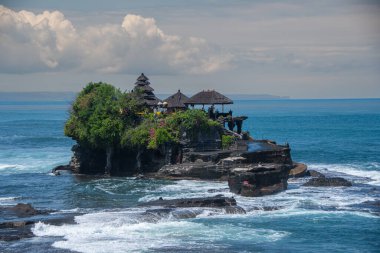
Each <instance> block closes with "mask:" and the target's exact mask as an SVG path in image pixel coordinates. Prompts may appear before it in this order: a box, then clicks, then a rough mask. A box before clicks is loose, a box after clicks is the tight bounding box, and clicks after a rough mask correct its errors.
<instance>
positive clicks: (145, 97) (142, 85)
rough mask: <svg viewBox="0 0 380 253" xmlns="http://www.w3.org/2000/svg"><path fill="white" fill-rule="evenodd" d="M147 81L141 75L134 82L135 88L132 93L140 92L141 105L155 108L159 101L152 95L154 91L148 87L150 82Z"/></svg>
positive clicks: (142, 74) (146, 78)
mask: <svg viewBox="0 0 380 253" xmlns="http://www.w3.org/2000/svg"><path fill="white" fill-rule="evenodd" d="M148 80H149V78H148V77H146V76H145V75H144V73H141V75H140V76H139V77H138V78H137V80H136V82H135V88H134V89H133V91H137V90H140V91H142V93H143V94H142V96H141V100H142V103H143V104H146V105H148V106H157V104H158V102H161V100H160V99H159V98H157V97H156V96H155V95H154V93H153V91H154V89H153V88H152V87H151V86H150V82H149V81H148Z"/></svg>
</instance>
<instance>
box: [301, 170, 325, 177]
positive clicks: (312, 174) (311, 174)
mask: <svg viewBox="0 0 380 253" xmlns="http://www.w3.org/2000/svg"><path fill="white" fill-rule="evenodd" d="M306 176H309V177H326V176H325V175H323V174H322V173H321V172H318V171H316V170H308V171H307V173H306Z"/></svg>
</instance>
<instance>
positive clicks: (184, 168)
mask: <svg viewBox="0 0 380 253" xmlns="http://www.w3.org/2000/svg"><path fill="white" fill-rule="evenodd" d="M228 172H229V168H228V167H223V166H219V165H216V164H213V163H211V162H202V161H197V162H193V163H181V164H173V165H165V166H163V167H162V168H161V169H160V170H159V171H158V172H157V174H156V177H159V178H168V179H207V180H218V179H222V177H223V176H226V175H227V174H228Z"/></svg>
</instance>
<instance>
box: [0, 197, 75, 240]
mask: <svg viewBox="0 0 380 253" xmlns="http://www.w3.org/2000/svg"><path fill="white" fill-rule="evenodd" d="M51 212H52V210H37V209H35V208H34V207H33V206H32V205H30V204H23V203H19V204H17V205H15V206H0V217H1V218H2V220H3V222H0V241H13V240H19V239H22V238H29V237H33V233H32V232H31V227H32V226H33V225H34V224H35V223H36V222H39V221H41V222H44V223H47V224H53V225H60V224H64V223H74V222H75V221H74V215H76V214H65V215H64V216H52V215H50V213H51Z"/></svg>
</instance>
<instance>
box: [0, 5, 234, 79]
mask: <svg viewBox="0 0 380 253" xmlns="http://www.w3.org/2000/svg"><path fill="white" fill-rule="evenodd" d="M0 53H1V55H2V57H1V59H0V71H2V72H3V73H27V72H42V71H60V70H67V69H71V70H77V71H96V72H101V73H136V72H140V71H147V72H150V73H156V74H159V73H198V74H199V73H210V72H215V71H219V70H222V69H225V68H228V67H229V62H230V60H231V56H230V55H229V54H226V53H223V52H221V50H219V49H218V48H217V47H215V46H211V45H209V44H208V43H207V42H206V41H205V40H203V39H200V38H191V37H190V38H183V37H179V36H173V35H167V34H165V33H164V32H163V31H162V30H161V29H160V28H159V27H158V26H157V24H156V22H155V20H154V19H153V18H144V17H142V16H139V15H132V14H129V15H126V16H125V17H124V20H123V22H122V23H121V25H116V24H106V25H101V26H87V27H86V28H84V29H83V30H81V31H77V30H76V29H75V27H74V25H73V24H72V23H71V22H70V21H69V20H68V19H66V18H65V16H64V15H63V14H62V13H61V12H59V11H54V12H49V11H44V12H43V13H41V14H34V13H32V12H28V11H20V12H15V11H12V10H10V9H8V8H6V7H4V6H0Z"/></svg>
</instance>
